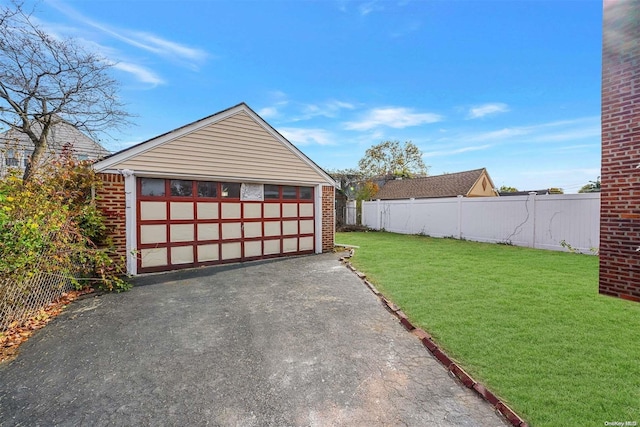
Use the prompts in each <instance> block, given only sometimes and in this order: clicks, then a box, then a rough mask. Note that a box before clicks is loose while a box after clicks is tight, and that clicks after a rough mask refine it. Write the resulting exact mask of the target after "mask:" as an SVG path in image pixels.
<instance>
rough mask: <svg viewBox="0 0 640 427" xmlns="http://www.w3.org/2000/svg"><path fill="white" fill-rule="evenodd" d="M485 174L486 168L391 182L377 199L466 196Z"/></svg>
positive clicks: (379, 193)
mask: <svg viewBox="0 0 640 427" xmlns="http://www.w3.org/2000/svg"><path fill="white" fill-rule="evenodd" d="M483 172H485V169H484V168H483V169H475V170H470V171H464V172H457V173H449V174H444V175H435V176H427V177H424V178H412V179H402V180H394V181H389V182H388V183H386V184H385V185H384V187H382V188H381V189H380V191H378V193H377V194H376V196H375V198H376V199H380V200H393V199H411V198H414V199H427V198H434V197H456V196H459V195H462V196H466V195H467V194H468V193H469V191H470V190H471V189H472V188H473V185H474V184H475V183H476V182H477V181H478V179H480V177H481V176H482V174H483Z"/></svg>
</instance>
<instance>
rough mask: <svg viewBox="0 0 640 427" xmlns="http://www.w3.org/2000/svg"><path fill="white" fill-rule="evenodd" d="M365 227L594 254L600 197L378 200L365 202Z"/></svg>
mask: <svg viewBox="0 0 640 427" xmlns="http://www.w3.org/2000/svg"><path fill="white" fill-rule="evenodd" d="M362 223H363V225H366V226H368V227H370V228H373V229H385V230H387V231H391V232H395V233H403V234H425V235H429V236H433V237H455V238H463V239H468V240H474V241H479V242H491V243H510V244H513V245H518V246H528V247H536V248H541V249H550V250H561V251H567V250H577V251H579V252H582V253H595V252H597V247H598V245H599V239H600V194H599V193H591V194H565V195H555V194H554V195H546V196H537V195H534V194H532V195H528V196H509V197H490V198H489V197H487V198H466V197H458V198H443V199H419V200H413V199H409V200H376V201H371V202H363V204H362ZM563 242H564V244H563Z"/></svg>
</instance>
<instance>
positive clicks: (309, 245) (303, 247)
mask: <svg viewBox="0 0 640 427" xmlns="http://www.w3.org/2000/svg"><path fill="white" fill-rule="evenodd" d="M311 250H313V237H301V238H300V251H311Z"/></svg>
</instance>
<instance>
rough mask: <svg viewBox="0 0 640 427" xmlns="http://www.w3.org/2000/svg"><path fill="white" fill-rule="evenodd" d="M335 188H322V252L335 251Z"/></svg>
mask: <svg viewBox="0 0 640 427" xmlns="http://www.w3.org/2000/svg"><path fill="white" fill-rule="evenodd" d="M334 203H335V188H333V187H329V186H323V187H322V252H329V251H332V250H333V246H334V238H335V231H336V223H335V218H334V215H335V207H334Z"/></svg>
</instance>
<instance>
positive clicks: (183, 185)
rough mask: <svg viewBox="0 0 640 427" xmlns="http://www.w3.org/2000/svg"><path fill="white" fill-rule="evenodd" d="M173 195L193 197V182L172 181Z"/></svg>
mask: <svg viewBox="0 0 640 427" xmlns="http://www.w3.org/2000/svg"><path fill="white" fill-rule="evenodd" d="M171 195H172V196H181V197H189V196H192V195H193V181H183V180H181V179H172V180H171Z"/></svg>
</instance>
